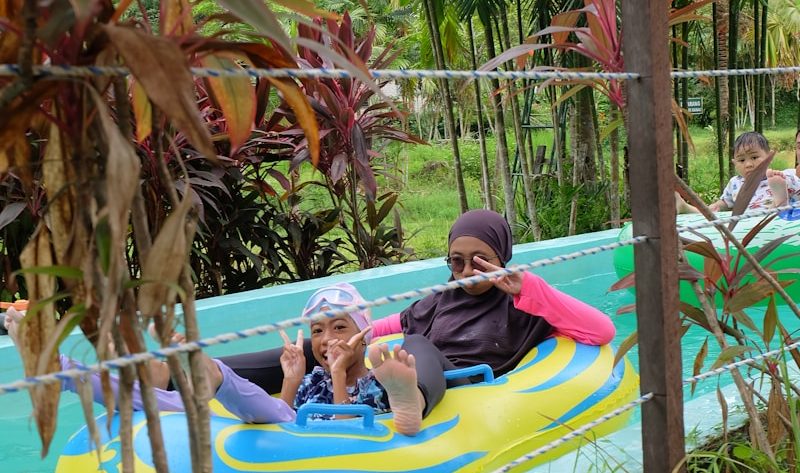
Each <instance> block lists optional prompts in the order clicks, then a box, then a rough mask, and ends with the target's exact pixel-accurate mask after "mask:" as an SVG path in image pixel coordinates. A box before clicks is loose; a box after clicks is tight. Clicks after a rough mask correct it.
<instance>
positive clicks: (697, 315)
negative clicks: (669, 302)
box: [680, 301, 711, 331]
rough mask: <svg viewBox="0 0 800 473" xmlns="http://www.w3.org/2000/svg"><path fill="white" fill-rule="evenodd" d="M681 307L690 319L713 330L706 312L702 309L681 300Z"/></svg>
mask: <svg viewBox="0 0 800 473" xmlns="http://www.w3.org/2000/svg"><path fill="white" fill-rule="evenodd" d="M680 309H681V312H683V314H684V315H686V316H687V317H689V319H691V320H693V321H694V322H695V323H697V325H699V326H701V327H703V328H704V329H706V330H709V331H710V330H711V328H710V327H709V326H708V320H707V318H706V314H705V312H703V310H702V309H700V308H697V307H695V306H693V305H690V304H687V303H686V302H683V301H681V302H680Z"/></svg>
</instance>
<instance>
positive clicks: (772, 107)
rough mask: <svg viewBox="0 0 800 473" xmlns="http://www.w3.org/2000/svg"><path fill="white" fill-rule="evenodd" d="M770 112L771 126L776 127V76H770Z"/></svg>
mask: <svg viewBox="0 0 800 473" xmlns="http://www.w3.org/2000/svg"><path fill="white" fill-rule="evenodd" d="M769 96H770V97H769V114H770V121H769V122H770V126H772V128H775V76H772V75H771V76H769Z"/></svg>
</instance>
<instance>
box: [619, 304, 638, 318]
mask: <svg viewBox="0 0 800 473" xmlns="http://www.w3.org/2000/svg"><path fill="white" fill-rule="evenodd" d="M635 310H636V304H626V305H623V306H621V307H620V308H619V309H617V315H622V314H630V313H631V312H633V311H635Z"/></svg>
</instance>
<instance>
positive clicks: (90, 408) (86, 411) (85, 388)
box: [75, 378, 102, 464]
mask: <svg viewBox="0 0 800 473" xmlns="http://www.w3.org/2000/svg"><path fill="white" fill-rule="evenodd" d="M75 387H76V388H77V389H76V391H77V393H78V397H79V398H80V400H81V407H82V408H83V420H84V421H86V428H87V429H89V439H90V440H91V442H92V443H93V444H94V449H95V452H97V463H98V464H101V463H102V458H101V457H100V445H101V444H100V432H99V431H98V430H97V422H95V420H94V398H93V393H92V383H90V382H88V381H86V380H84V379H82V378H76V379H75Z"/></svg>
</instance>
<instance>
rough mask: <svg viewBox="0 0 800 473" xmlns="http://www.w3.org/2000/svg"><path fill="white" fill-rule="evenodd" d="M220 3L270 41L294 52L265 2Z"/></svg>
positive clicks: (235, 0) (225, 0) (228, 0)
mask: <svg viewBox="0 0 800 473" xmlns="http://www.w3.org/2000/svg"><path fill="white" fill-rule="evenodd" d="M218 3H219V4H220V5H222V6H223V7H224V8H226V9H227V10H228V11H230V12H231V13H233V14H234V15H236V16H237V17H239V19H240V20H242V21H244V22H245V23H246V24H248V25H250V26H252V27H253V28H255V29H256V31H258V32H259V33H261V34H263V35H265V36H266V37H268V38H269V39H270V41H272V42H274V43H277V44H279V45H280V46H281V47H283V49H285V50H286V51H291V50H292V46H291V42H290V40H289V37H288V36H287V35H286V32H285V31H283V27H282V26H281V24H280V23H279V22H278V19H277V18H275V14H273V13H272V11H271V10H270V9H269V7H268V6H267V4H266V3H265V2H261V1H256V2H253V1H241V0H219V2H218Z"/></svg>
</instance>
